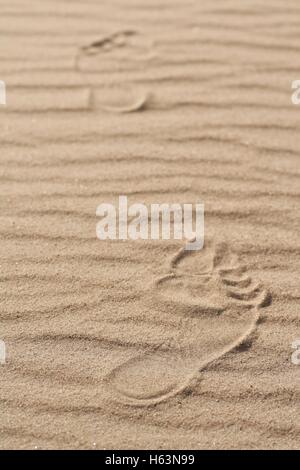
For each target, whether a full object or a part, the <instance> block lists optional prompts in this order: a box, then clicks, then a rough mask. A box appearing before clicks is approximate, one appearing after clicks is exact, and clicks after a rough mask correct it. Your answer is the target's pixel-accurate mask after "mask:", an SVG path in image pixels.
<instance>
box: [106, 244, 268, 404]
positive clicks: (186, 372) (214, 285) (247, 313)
mask: <svg viewBox="0 0 300 470" xmlns="http://www.w3.org/2000/svg"><path fill="white" fill-rule="evenodd" d="M147 300H148V301H149V302H150V303H151V306H152V307H153V308H155V309H160V312H161V314H162V313H163V312H164V313H165V312H168V314H169V315H170V316H172V318H173V316H175V317H176V318H177V319H178V335H177V337H176V338H174V337H173V338H172V340H171V341H170V343H169V344H167V345H166V344H162V345H161V346H159V347H157V349H156V350H155V351H153V350H152V351H151V352H149V353H148V354H147V353H145V354H143V355H142V356H138V357H135V358H133V359H131V360H129V361H128V362H126V363H124V364H121V365H120V366H119V367H117V368H116V369H114V370H113V371H112V372H111V373H110V374H109V376H108V377H107V378H106V383H107V384H108V386H109V387H110V388H111V391H112V392H113V394H115V397H116V398H117V399H119V400H122V401H123V402H126V403H128V404H133V405H151V404H155V403H158V402H161V401H163V400H166V399H167V398H169V397H171V396H174V395H176V394H178V393H180V392H183V391H184V390H185V389H186V388H187V387H188V386H191V384H192V382H193V381H194V379H195V380H196V379H197V378H198V373H199V371H201V370H203V369H205V367H206V366H207V365H208V364H210V363H211V362H212V361H214V360H216V359H218V358H220V357H221V356H223V355H224V354H226V353H228V352H229V351H232V350H233V349H235V348H237V347H238V346H240V345H242V344H243V343H244V342H245V341H246V339H248V338H249V335H251V333H252V332H253V331H254V329H255V327H256V324H257V321H258V318H259V309H260V307H263V306H265V305H268V304H269V303H270V296H269V294H268V293H267V291H266V290H264V289H263V288H262V286H261V285H260V284H258V283H255V282H253V280H252V279H251V278H250V277H249V276H248V275H247V274H246V268H245V267H244V266H241V265H240V264H239V263H238V260H237V257H236V256H235V255H233V254H232V253H231V251H230V250H229V248H228V246H227V245H226V244H224V243H221V244H217V245H214V244H211V243H205V246H204V248H203V250H201V251H193V252H192V251H187V250H185V249H184V248H183V249H181V250H180V251H179V252H178V253H177V254H176V255H175V256H174V258H173V259H172V260H171V264H170V270H169V273H168V274H167V275H165V276H163V277H161V278H159V279H157V280H156V282H155V284H154V286H153V287H152V289H150V292H149V293H148V296H147Z"/></svg>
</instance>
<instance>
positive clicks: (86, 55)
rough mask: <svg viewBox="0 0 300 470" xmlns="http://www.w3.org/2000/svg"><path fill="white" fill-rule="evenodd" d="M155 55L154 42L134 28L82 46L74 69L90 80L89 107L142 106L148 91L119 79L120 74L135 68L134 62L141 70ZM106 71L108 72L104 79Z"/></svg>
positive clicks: (120, 108) (111, 110)
mask: <svg viewBox="0 0 300 470" xmlns="http://www.w3.org/2000/svg"><path fill="white" fill-rule="evenodd" d="M155 55H156V54H155V50H154V48H153V44H152V43H150V42H149V41H147V40H145V39H144V38H143V36H141V35H140V34H138V33H137V32H136V31H133V30H124V31H119V32H116V33H113V34H111V35H109V36H105V37H103V38H101V39H97V40H95V41H92V42H91V43H90V44H88V45H86V46H83V47H81V48H80V50H79V51H78V54H77V57H76V69H77V70H79V71H80V72H81V73H82V74H84V75H85V79H86V80H85V81H87V82H89V85H90V87H91V90H92V100H91V102H92V107H93V108H94V109H102V110H103V111H107V112H109V113H117V114H121V113H132V112H137V111H142V110H144V109H145V108H146V107H147V106H148V105H149V103H150V101H151V94H150V93H149V92H148V91H146V90H144V88H141V87H138V86H136V85H135V86H132V85H129V84H128V83H126V80H125V82H123V83H122V78H121V77H124V75H125V76H126V74H127V72H128V71H129V72H130V71H132V70H135V69H136V68H137V64H140V67H141V70H144V68H145V64H146V63H147V61H149V60H151V59H153V58H154V57H155ZM132 62H133V65H132ZM105 74H108V76H109V80H108V79H107V80H108V82H107V83H106V82H105V78H103V76H104V75H105ZM111 77H113V78H111Z"/></svg>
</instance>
